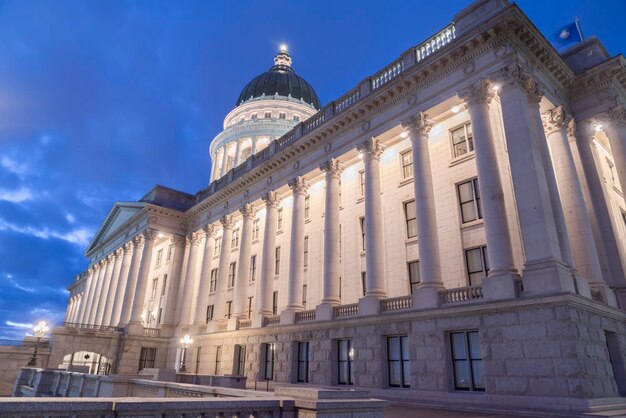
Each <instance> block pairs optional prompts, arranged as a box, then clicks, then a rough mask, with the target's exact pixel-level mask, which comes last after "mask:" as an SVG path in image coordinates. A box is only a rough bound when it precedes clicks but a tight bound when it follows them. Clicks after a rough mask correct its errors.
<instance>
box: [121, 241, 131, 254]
mask: <svg viewBox="0 0 626 418" xmlns="http://www.w3.org/2000/svg"><path fill="white" fill-rule="evenodd" d="M122 248H123V249H124V252H125V253H129V252H131V251H132V249H133V243H132V241H128V242H125V243H124V245H122Z"/></svg>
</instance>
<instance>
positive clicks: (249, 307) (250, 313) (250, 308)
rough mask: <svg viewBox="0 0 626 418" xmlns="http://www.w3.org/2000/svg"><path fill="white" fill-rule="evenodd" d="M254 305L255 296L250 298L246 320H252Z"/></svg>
mask: <svg viewBox="0 0 626 418" xmlns="http://www.w3.org/2000/svg"><path fill="white" fill-rule="evenodd" d="M253 303H254V296H248V306H247V307H246V318H248V319H250V318H252V308H253V306H254V305H253Z"/></svg>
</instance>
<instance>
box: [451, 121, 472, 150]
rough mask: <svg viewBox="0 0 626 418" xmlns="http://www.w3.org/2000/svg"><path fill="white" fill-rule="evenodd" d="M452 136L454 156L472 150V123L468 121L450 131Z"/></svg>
mask: <svg viewBox="0 0 626 418" xmlns="http://www.w3.org/2000/svg"><path fill="white" fill-rule="evenodd" d="M450 136H451V137H452V153H453V155H454V158H456V157H460V156H461V155H465V154H467V153H469V152H472V151H474V137H473V135H472V124H471V123H468V124H465V125H463V126H461V127H460V128H457V129H454V130H453V131H451V132H450Z"/></svg>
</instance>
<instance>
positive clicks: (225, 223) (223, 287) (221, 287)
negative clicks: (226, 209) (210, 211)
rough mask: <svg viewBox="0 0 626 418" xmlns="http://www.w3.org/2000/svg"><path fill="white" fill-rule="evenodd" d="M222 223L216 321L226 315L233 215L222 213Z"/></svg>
mask: <svg viewBox="0 0 626 418" xmlns="http://www.w3.org/2000/svg"><path fill="white" fill-rule="evenodd" d="M220 222H221V223H222V231H223V232H222V252H221V253H220V262H219V267H218V270H217V292H216V297H215V308H214V309H215V311H214V312H215V315H214V317H215V318H216V319H217V320H218V321H222V320H223V319H224V317H225V316H226V312H224V307H225V306H226V292H227V290H228V283H227V280H228V266H229V264H230V249H231V242H232V238H233V227H234V226H235V223H236V221H235V217H234V216H233V215H224V216H222V219H220Z"/></svg>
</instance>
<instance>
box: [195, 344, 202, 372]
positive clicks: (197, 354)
mask: <svg viewBox="0 0 626 418" xmlns="http://www.w3.org/2000/svg"><path fill="white" fill-rule="evenodd" d="M201 351H202V347H198V348H197V349H196V374H198V371H199V370H200V359H201V358H202V356H201V355H200V352H201Z"/></svg>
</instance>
